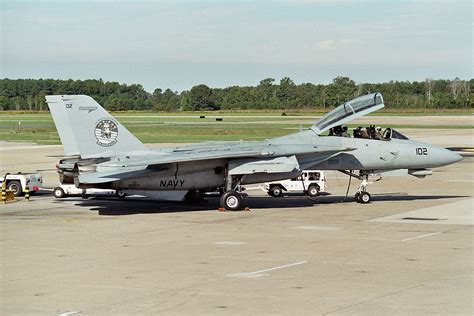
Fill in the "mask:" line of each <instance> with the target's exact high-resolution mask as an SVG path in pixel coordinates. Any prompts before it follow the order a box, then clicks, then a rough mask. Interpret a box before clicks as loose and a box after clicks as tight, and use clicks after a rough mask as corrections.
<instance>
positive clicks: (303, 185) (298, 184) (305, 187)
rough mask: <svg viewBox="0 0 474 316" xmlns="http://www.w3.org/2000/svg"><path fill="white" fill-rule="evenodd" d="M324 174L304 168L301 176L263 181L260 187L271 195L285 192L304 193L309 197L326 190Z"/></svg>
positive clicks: (274, 195) (279, 194) (275, 195)
mask: <svg viewBox="0 0 474 316" xmlns="http://www.w3.org/2000/svg"><path fill="white" fill-rule="evenodd" d="M326 182H327V180H326V176H325V175H324V172H323V171H321V170H304V171H303V172H302V173H301V176H299V177H296V178H292V179H287V180H281V181H273V182H265V183H264V184H263V186H262V189H263V190H264V191H265V192H267V193H268V195H270V196H273V197H280V196H282V195H283V194H285V193H304V194H307V195H309V196H311V197H315V196H317V195H319V193H320V192H324V191H326Z"/></svg>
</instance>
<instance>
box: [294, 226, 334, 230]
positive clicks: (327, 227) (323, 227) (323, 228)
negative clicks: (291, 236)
mask: <svg viewBox="0 0 474 316" xmlns="http://www.w3.org/2000/svg"><path fill="white" fill-rule="evenodd" d="M291 228H293V229H308V230H341V229H342V228H341V227H331V226H295V227H291Z"/></svg>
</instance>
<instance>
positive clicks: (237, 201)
mask: <svg viewBox="0 0 474 316" xmlns="http://www.w3.org/2000/svg"><path fill="white" fill-rule="evenodd" d="M220 204H221V207H223V208H225V209H226V210H229V211H236V210H238V209H240V207H241V205H242V197H241V196H240V194H238V193H237V192H235V191H227V192H225V193H224V194H222V195H221V198H220Z"/></svg>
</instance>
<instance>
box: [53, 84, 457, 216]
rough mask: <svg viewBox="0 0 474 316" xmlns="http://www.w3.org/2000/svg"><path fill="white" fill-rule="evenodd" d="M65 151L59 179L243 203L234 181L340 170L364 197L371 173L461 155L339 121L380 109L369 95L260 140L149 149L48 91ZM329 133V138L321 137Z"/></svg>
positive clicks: (418, 167)
mask: <svg viewBox="0 0 474 316" xmlns="http://www.w3.org/2000/svg"><path fill="white" fill-rule="evenodd" d="M46 100H47V103H48V106H49V108H50V110H51V114H52V116H53V120H54V123H55V125H56V129H57V130H58V133H59V136H60V138H61V142H62V144H63V146H64V151H65V157H64V159H62V160H61V161H60V162H59V164H58V166H57V167H58V171H59V173H60V175H61V178H62V179H61V180H62V181H63V182H74V184H75V185H76V186H77V187H79V188H110V189H115V190H119V191H121V192H123V193H126V194H133V193H136V192H143V191H183V192H186V191H187V192H188V194H187V197H188V198H191V197H195V198H196V197H200V196H202V195H203V194H204V193H205V192H211V191H212V192H215V191H219V192H221V197H220V204H221V207H223V208H226V209H229V210H237V209H240V208H241V206H242V198H241V195H240V194H239V193H238V192H237V191H236V189H237V187H239V185H244V184H252V183H261V182H269V181H274V180H282V179H288V178H294V177H298V176H300V175H301V171H302V170H304V169H320V170H338V171H341V172H343V173H345V174H348V175H351V176H354V177H356V178H358V179H359V180H361V181H362V183H361V185H360V187H359V189H358V190H357V193H356V195H355V197H356V200H357V201H358V202H359V203H368V202H369V201H370V200H371V196H370V194H369V193H368V192H367V187H368V177H369V176H370V175H374V174H380V173H383V172H388V171H394V170H398V169H403V170H405V171H407V174H410V175H413V176H416V177H425V176H426V175H430V174H431V173H432V171H431V170H430V168H434V167H440V166H444V165H448V164H452V163H455V162H457V161H460V160H461V159H462V157H461V156H459V155H457V154H455V153H453V152H451V151H449V150H447V149H444V148H440V147H437V146H433V145H429V144H426V143H421V142H418V141H414V140H410V139H408V138H407V137H406V136H404V135H402V134H401V133H400V132H398V131H396V130H394V129H390V128H387V129H385V130H384V131H382V130H381V129H376V128H375V127H374V126H371V127H368V128H364V129H362V128H359V129H355V130H354V135H353V136H350V135H349V134H348V132H347V128H343V127H341V125H342V124H344V123H347V122H349V121H351V120H353V119H355V118H357V117H360V116H363V115H366V114H368V113H371V112H373V111H376V110H378V109H381V108H383V107H384V102H383V98H382V95H381V94H380V93H373V94H368V95H364V96H361V97H358V98H355V99H353V100H351V101H348V102H346V103H344V104H342V105H340V106H338V107H337V108H335V109H334V110H332V111H331V112H329V113H327V114H326V115H324V116H323V117H322V118H321V119H320V120H319V121H318V122H317V123H316V124H314V125H313V126H312V127H311V128H309V129H308V130H304V131H300V132H298V133H295V134H291V135H287V136H283V137H277V138H273V139H269V140H265V141H252V142H244V141H241V142H206V143H201V144H195V145H184V146H177V147H172V148H164V149H148V148H146V147H145V146H144V145H143V143H141V142H140V141H139V140H138V139H137V138H136V137H135V136H133V135H132V134H131V133H130V132H129V131H128V130H127V129H126V128H125V127H124V126H123V125H122V124H120V123H119V122H118V121H117V120H116V119H114V118H113V117H112V116H111V115H110V114H109V113H107V111H105V110H104V109H103V108H102V107H101V106H100V105H99V104H98V103H97V102H96V101H95V100H94V99H92V98H91V97H89V96H85V95H53V96H47V97H46ZM326 131H329V136H324V135H322V134H323V133H324V132H326Z"/></svg>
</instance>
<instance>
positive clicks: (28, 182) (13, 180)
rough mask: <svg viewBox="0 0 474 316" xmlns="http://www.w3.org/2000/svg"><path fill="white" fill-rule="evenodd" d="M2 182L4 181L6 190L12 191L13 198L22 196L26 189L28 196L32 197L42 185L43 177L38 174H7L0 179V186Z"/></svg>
mask: <svg viewBox="0 0 474 316" xmlns="http://www.w3.org/2000/svg"><path fill="white" fill-rule="evenodd" d="M3 181H6V186H7V190H11V191H13V194H14V195H15V196H21V195H23V194H24V192H25V188H26V187H28V189H29V191H30V195H34V194H35V193H36V191H38V190H39V188H40V187H41V186H42V185H43V177H42V175H41V174H40V173H21V172H18V173H14V174H10V173H7V174H5V175H3V176H1V177H0V185H1V184H2V183H3Z"/></svg>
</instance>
